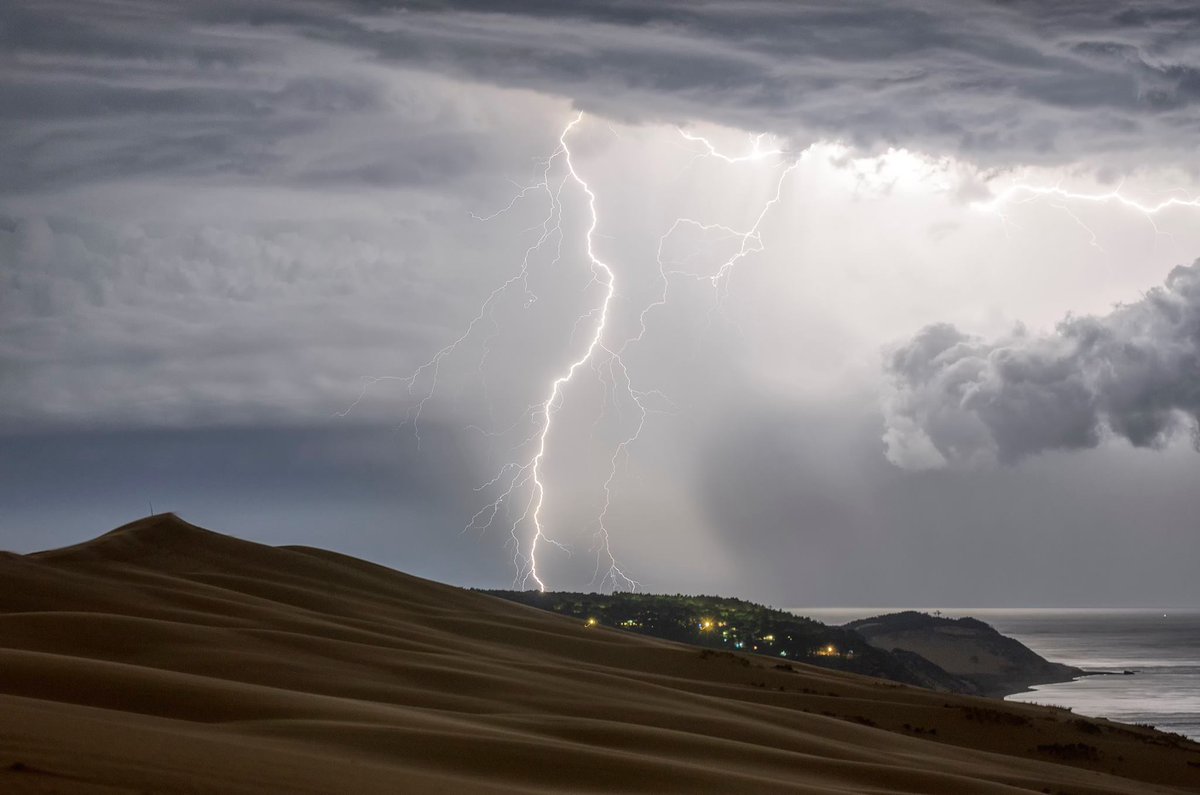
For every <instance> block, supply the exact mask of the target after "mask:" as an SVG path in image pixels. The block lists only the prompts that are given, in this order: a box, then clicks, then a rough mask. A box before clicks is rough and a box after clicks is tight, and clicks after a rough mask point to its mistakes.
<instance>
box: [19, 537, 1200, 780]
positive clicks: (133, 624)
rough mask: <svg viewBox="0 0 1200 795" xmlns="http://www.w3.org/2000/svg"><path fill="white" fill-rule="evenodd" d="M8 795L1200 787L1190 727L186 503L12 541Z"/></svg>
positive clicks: (1199, 760)
mask: <svg viewBox="0 0 1200 795" xmlns="http://www.w3.org/2000/svg"><path fill="white" fill-rule="evenodd" d="M0 581H2V582H3V583H4V587H3V589H0V790H2V791H5V792H96V793H102V792H103V793H107V792H356V793H365V792H381V793H382V792H387V793H394V792H456V793H457V792H559V791H572V792H580V791H593V792H595V791H623V792H665V791H687V792H701V791H703V792H726V793H728V792H769V791H770V792H777V791H787V792H806V793H824V792H847V793H850V792H853V793H864V792H871V793H891V792H897V793H899V792H907V793H918V792H920V793H934V792H937V793H940V792H945V793H974V792H979V793H985V792H986V793H1004V792H1014V793H1015V792H1038V793H1044V792H1054V793H1073V794H1076V795H1078V794H1082V793H1112V794H1113V795H1117V794H1118V793H1120V794H1128V793H1141V792H1147V793H1149V792H1162V793H1167V792H1195V791H1200V746H1197V745H1195V744H1191V743H1187V742H1184V741H1181V740H1179V739H1178V738H1175V737H1172V736H1169V735H1164V734H1161V733H1158V732H1155V731H1152V730H1148V729H1143V728H1138V727H1131V726H1123V725H1120V724H1115V723H1109V722H1107V721H1103V720H1093V719H1083V718H1081V717H1080V716H1077V715H1073V714H1071V713H1069V712H1066V711H1065V710H1060V709H1053V708H1048V707H1038V706H1034V705H1025V704H1016V703H1006V702H1001V701H996V700H989V699H982V698H973V697H964V696H947V695H944V694H938V693H933V692H931V691H925V690H921V689H917V688H911V687H906V686H901V685H896V684H891V683H886V682H883V681H880V680H873V679H868V678H865V677H858V676H854V675H848V674H841V673H837V672H831V671H827V670H820V669H816V668H812V667H808V666H805V665H802V664H795V663H792V664H789V665H786V666H781V665H779V664H777V663H776V662H775V661H774V660H771V659H768V658H763V657H755V656H751V655H734V654H729V653H714V652H709V651H701V650H700V649H697V648H694V647H689V646H684V645H678V644H673V643H667V642H661V641H655V640H653V639H649V638H645V637H639V636H635V635H632V634H628V633H623V632H620V631H616V630H608V629H603V628H595V627H587V626H584V625H582V624H581V623H580V622H577V621H573V620H570V619H566V618H563V617H559V616H555V615H552V614H548V613H545V612H541V611H538V610H535V609H533V608H528V607H525V606H522V605H517V604H513V603H509V602H505V601H502V600H500V599H496V598H492V597H490V596H486V595H484V594H480V593H475V592H471V591H467V590H463V589H460V588H456V587H452V586H448V585H443V584H439V583H435V582H430V581H427V580H422V579H419V578H416V577H412V576H409V575H406V574H402V573H400V572H397V571H393V570H390V569H387V568H383V567H381V566H377V565H374V564H371V563H367V562H364V561H360V560H356V559H353V558H349V557H345V556H342V555H339V554H336V553H332V552H326V551H322V550H317V549H311V548H303V547H268V546H263V545H259V544H254V543H250V542H246V541H241V540H238V539H235V538H232V537H229V536H225V535H221V534H219V533H214V532H211V531H208V530H204V529H201V528H198V527H195V526H193V525H190V524H188V523H187V522H185V521H183V520H181V519H179V518H177V517H175V516H173V515H170V514H166V515H159V516H155V517H151V518H148V519H143V520H140V521H137V522H134V523H132V524H129V525H126V526H124V527H122V528H119V529H117V530H115V531H113V532H111V533H108V534H106V535H103V536H101V537H99V538H97V539H95V540H93V541H90V542H87V543H84V544H80V545H77V546H73V547H68V548H64V549H58V550H52V551H48V552H40V553H34V554H30V555H13V554H8V553H0Z"/></svg>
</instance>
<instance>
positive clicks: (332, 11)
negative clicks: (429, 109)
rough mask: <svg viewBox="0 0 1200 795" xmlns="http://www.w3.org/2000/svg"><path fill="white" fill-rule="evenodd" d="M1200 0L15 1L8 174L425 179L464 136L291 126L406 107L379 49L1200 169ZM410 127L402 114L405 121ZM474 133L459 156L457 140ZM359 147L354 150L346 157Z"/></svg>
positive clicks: (31, 181)
mask: <svg viewBox="0 0 1200 795" xmlns="http://www.w3.org/2000/svg"><path fill="white" fill-rule="evenodd" d="M1198 42H1200V18H1198V15H1197V14H1196V12H1195V9H1194V7H1193V6H1192V5H1191V4H1189V3H1186V2H1173V1H1172V0H1160V2H1154V3H1141V4H1138V5H1137V6H1136V7H1135V8H1129V7H1128V4H1125V3H1116V2H1088V3H1043V2H1038V3H986V2H966V3H955V2H927V1H922V0H908V1H907V2H903V3H879V2H867V3H855V4H849V5H848V4H845V3H832V2H810V3H804V4H797V3H783V2H753V3H732V2H723V3H707V4H696V3H682V2H674V3H672V2H653V3H651V2H623V3H541V2H525V3H503V4H496V3H490V2H488V3H484V2H468V1H467V0H462V1H461V2H446V3H413V4H398V3H377V2H366V1H363V2H353V0H346V1H345V2H335V1H334V0H322V1H321V2H304V3H283V2H276V1H275V0H250V1H249V2H239V3H229V2H213V3H188V2H174V3H148V2H146V3H141V2H131V3H65V2H52V3H36V4H35V3H20V2H18V3H8V4H5V6H4V8H3V9H2V10H0V51H2V52H3V55H0V66H2V68H0V75H2V76H0V136H2V137H3V140H4V146H3V147H2V150H0V151H2V152H3V154H2V155H0V179H2V180H3V182H4V184H5V185H6V187H7V188H8V189H9V190H18V189H36V188H37V187H45V186H48V185H54V184H63V183H68V182H75V181H89V180H98V179H104V178H110V177H116V176H123V177H128V176H131V175H135V174H172V173H184V174H191V175H207V174H213V173H229V174H240V175H246V176H252V177H255V178H272V179H275V180H301V181H303V180H305V179H309V178H311V179H314V180H317V181H325V180H337V181H343V182H349V183H358V182H366V183H368V184H377V183H383V184H404V183H407V182H410V181H414V180H416V181H418V182H420V181H422V180H429V179H435V178H437V177H443V178H444V177H445V176H446V171H447V170H450V171H453V170H454V169H464V168H470V166H471V160H470V158H469V156H468V157H464V155H469V154H470V151H471V150H470V148H466V147H462V146H461V143H462V142H456V141H453V140H445V141H425V142H424V145H423V146H422V144H421V142H409V141H405V140H403V138H402V136H400V137H399V138H398V139H397V143H398V145H411V146H413V147H414V148H413V149H411V150H408V151H410V152H411V154H412V155H413V156H412V157H410V158H407V160H409V161H410V162H417V163H429V162H431V165H430V166H429V167H428V168H427V169H423V170H419V171H415V172H414V171H413V170H412V169H397V168H396V167H395V166H394V164H393V165H392V166H391V167H390V168H388V167H387V166H386V164H387V163H388V162H389V161H394V160H395V159H396V158H395V157H394V154H395V152H396V151H397V149H394V148H385V147H382V146H379V147H378V148H376V149H375V150H373V151H368V152H361V151H360V152H359V155H358V157H357V158H354V159H352V160H354V162H349V163H344V162H332V163H329V162H320V161H318V162H311V161H310V160H309V159H306V158H304V157H302V156H299V155H298V154H297V153H295V152H293V151H290V150H289V148H288V147H287V146H286V143H287V142H288V141H290V140H293V139H296V138H297V137H299V136H307V135H312V134H314V133H315V132H318V131H321V130H330V131H335V130H336V123H337V122H338V120H339V119H341V120H344V119H346V118H359V119H362V120H364V122H366V121H368V120H371V119H375V120H376V121H377V123H378V120H379V119H381V118H384V117H386V115H387V111H388V108H389V104H388V98H387V94H386V90H385V88H384V86H383V85H382V83H381V78H380V75H379V74H378V73H372V72H370V71H369V70H367V69H364V68H362V67H363V65H364V64H365V63H369V62H375V63H382V64H388V63H391V64H396V65H403V66H406V67H409V68H415V69H419V70H424V71H428V72H440V73H444V74H449V75H453V76H458V77H465V78H468V79H472V80H479V81H483V82H490V83H495V84H499V85H504V86H518V87H528V88H532V89H536V90H538V91H542V92H546V93H551V94H556V95H561V96H566V97H570V98H572V99H573V100H575V101H576V102H577V103H578V104H580V105H581V106H582V107H584V108H587V109H594V110H598V111H601V112H603V113H607V114H610V115H613V116H615V117H619V118H622V119H631V120H666V121H673V122H678V121H686V120H689V119H709V120H714V121H719V122H726V123H730V124H733V125H736V126H740V127H744V128H749V129H756V130H757V129H765V130H770V131H773V132H777V133H780V134H782V135H785V136H790V137H792V138H793V139H794V140H795V141H796V142H797V143H798V144H799V143H804V142H806V141H807V140H809V139H811V138H813V137H833V138H839V139H843V140H846V141H849V142H852V143H858V144H863V145H866V146H875V145H881V144H899V145H909V146H914V147H917V148H922V149H926V150H930V151H937V152H940V151H947V150H949V151H957V152H963V153H966V154H968V155H970V156H972V157H974V158H976V159H978V160H981V161H983V162H985V163H988V164H993V165H995V164H1000V165H1004V164H1008V163H1011V162H1013V161H1026V162H1027V161H1068V160H1074V159H1076V158H1079V157H1081V156H1084V157H1086V156H1087V155H1089V154H1103V155H1107V156H1114V157H1116V158H1117V162H1116V164H1115V165H1116V166H1117V167H1121V166H1132V165H1134V164H1137V163H1144V162H1145V161H1146V160H1147V159H1157V160H1167V161H1171V160H1178V159H1180V158H1181V157H1182V158H1184V159H1185V162H1189V161H1187V160H1186V158H1188V157H1189V156H1194V153H1195V152H1196V147H1197V144H1196V141H1197V133H1198V132H1200V71H1198V68H1200V43H1198ZM396 134H397V135H398V136H399V131H396ZM455 144H459V145H460V146H459V147H458V148H457V149H456V150H455V151H456V152H457V154H458V155H459V156H457V157H454V158H446V157H443V158H441V159H440V160H439V155H438V152H439V151H440V152H446V151H449V150H450V149H451V148H452V147H453V146H454V145H455ZM335 160H336V158H335Z"/></svg>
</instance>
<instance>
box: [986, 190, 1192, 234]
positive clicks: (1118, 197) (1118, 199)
mask: <svg viewBox="0 0 1200 795" xmlns="http://www.w3.org/2000/svg"><path fill="white" fill-rule="evenodd" d="M1122 187H1123V185H1120V186H1118V187H1117V188H1116V189H1114V190H1110V191H1099V192H1094V193H1085V192H1082V191H1075V190H1069V189H1067V188H1064V187H1062V185H1061V184H1055V185H1037V184H1033V183H1025V182H1021V183H1016V184H1013V185H1010V186H1009V187H1007V188H1005V189H1004V190H1002V191H1000V192H999V193H997V194H996V195H995V196H993V197H992V198H991V199H988V200H987V201H976V202H972V203H971V204H970V207H971V209H974V210H982V211H985V212H991V213H995V214H996V215H997V216H998V217H999V218H1000V219H1001V220H1002V221H1004V222H1005V224H1007V223H1008V217H1007V216H1006V215H1005V213H1004V209H1003V208H1004V207H1005V206H1008V205H1014V204H1015V205H1020V204H1027V203H1029V202H1032V201H1035V200H1037V199H1041V198H1049V199H1052V200H1055V203H1054V204H1052V205H1051V206H1052V207H1054V208H1056V209H1059V210H1062V211H1063V212H1065V213H1066V214H1067V215H1068V216H1069V217H1070V218H1071V220H1072V221H1074V222H1075V223H1076V224H1078V225H1079V226H1080V227H1082V228H1083V229H1084V231H1085V232H1087V234H1088V238H1089V240H1088V242H1089V244H1090V245H1092V246H1094V247H1095V248H1102V246H1101V245H1100V241H1099V237H1098V235H1097V234H1096V231H1095V230H1094V229H1092V228H1091V227H1090V226H1088V225H1087V224H1086V223H1085V222H1084V221H1083V219H1082V218H1080V217H1079V216H1078V215H1077V214H1076V213H1075V212H1073V211H1072V210H1071V208H1070V207H1069V206H1068V204H1067V203H1068V202H1079V203H1086V204H1115V205H1117V206H1120V207H1124V208H1125V209H1128V210H1132V211H1134V212H1136V213H1138V214H1140V215H1142V216H1144V217H1145V218H1146V220H1147V221H1148V222H1149V223H1150V226H1151V227H1152V228H1153V229H1154V232H1155V233H1156V234H1157V233H1159V228H1158V224H1156V223H1155V222H1154V218H1155V216H1157V215H1159V214H1161V213H1164V212H1166V211H1167V210H1171V209H1176V208H1182V209H1193V210H1195V209H1200V196H1196V197H1194V198H1190V199H1188V198H1180V197H1179V196H1172V197H1170V198H1167V199H1164V200H1162V201H1160V202H1154V203H1148V202H1143V201H1139V200H1137V199H1133V198H1130V197H1129V196H1126V195H1125V194H1124V193H1122V192H1121V189H1122Z"/></svg>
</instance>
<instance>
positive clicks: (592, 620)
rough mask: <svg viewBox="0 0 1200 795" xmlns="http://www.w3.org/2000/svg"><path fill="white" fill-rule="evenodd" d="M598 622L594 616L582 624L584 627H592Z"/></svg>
mask: <svg viewBox="0 0 1200 795" xmlns="http://www.w3.org/2000/svg"><path fill="white" fill-rule="evenodd" d="M599 623H600V622H599V621H598V620H597V619H596V618H594V617H593V618H589V619H588V620H587V621H585V622H583V625H584V626H585V627H594V626H596V625H597V624H599Z"/></svg>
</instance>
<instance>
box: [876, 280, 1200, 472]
mask: <svg viewBox="0 0 1200 795" xmlns="http://www.w3.org/2000/svg"><path fill="white" fill-rule="evenodd" d="M888 372H889V375H890V376H891V378H892V380H893V386H894V393H893V394H892V395H891V396H890V398H889V400H888V402H887V414H888V425H889V429H888V434H887V437H886V439H887V441H888V446H889V456H890V457H891V458H892V460H893V461H894V462H896V463H898V464H901V465H902V466H934V465H938V464H944V463H951V464H962V463H972V462H977V461H983V460H987V459H990V458H995V459H998V460H999V461H1001V462H1005V463H1010V462H1013V461H1016V460H1018V459H1020V458H1023V457H1025V456H1029V455H1033V454H1036V453H1041V452H1044V451H1047V450H1076V449H1083V448H1090V447H1095V446H1096V445H1098V444H1099V443H1100V441H1101V440H1102V439H1103V438H1104V436H1105V434H1106V432H1111V433H1112V434H1115V435H1116V436H1119V437H1122V438H1124V439H1126V440H1128V441H1129V442H1130V443H1131V444H1133V445H1134V446H1136V447H1152V448H1157V447H1162V446H1163V445H1165V444H1166V443H1167V442H1168V441H1169V440H1170V439H1171V436H1172V435H1173V434H1175V433H1176V432H1177V431H1180V430H1182V429H1185V428H1190V429H1191V430H1192V432H1193V433H1194V434H1195V433H1197V432H1198V431H1197V424H1198V423H1200V261H1198V262H1197V263H1196V264H1193V265H1191V266H1189V267H1179V268H1176V269H1175V270H1174V271H1172V272H1171V274H1170V275H1169V276H1168V277H1167V280H1166V284H1165V285H1164V286H1162V287H1158V288H1155V289H1153V290H1150V291H1149V292H1148V293H1147V294H1146V295H1145V296H1144V297H1143V298H1142V299H1141V300H1139V301H1136V302H1134V303H1130V304H1125V305H1121V306H1118V307H1117V308H1115V309H1114V310H1113V311H1112V312H1111V313H1110V314H1108V315H1104V316H1101V317H1068V318H1067V319H1066V320H1064V321H1063V322H1062V323H1060V324H1059V325H1058V327H1057V329H1056V330H1055V331H1054V333H1052V334H1045V335H1041V334H1029V333H1025V332H1023V331H1020V330H1019V331H1018V332H1017V333H1015V334H1014V335H1012V336H1011V337H1008V338H1006V339H1002V340H996V341H988V340H982V339H979V338H976V337H972V336H969V335H967V334H964V333H962V332H961V331H959V330H958V329H956V328H955V327H953V326H950V325H945V324H942V325H934V326H929V327H927V328H925V329H923V330H922V331H921V332H920V333H918V334H917V335H916V336H915V337H914V338H913V339H912V340H911V341H909V342H908V343H907V344H906V345H904V346H903V347H901V348H900V349H899V350H897V351H896V352H895V353H894V354H892V355H891V357H890V359H889V360H888ZM1196 439H1197V444H1198V445H1200V436H1197V437H1196Z"/></svg>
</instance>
